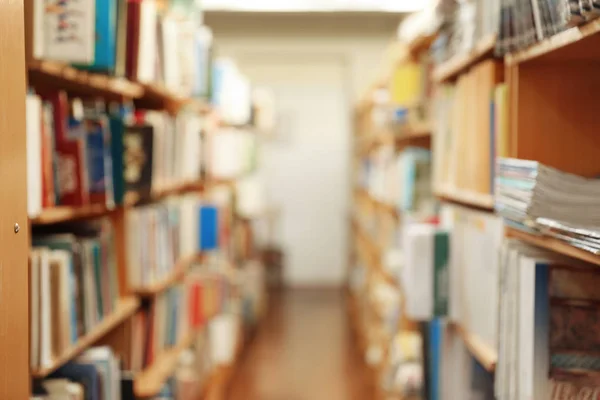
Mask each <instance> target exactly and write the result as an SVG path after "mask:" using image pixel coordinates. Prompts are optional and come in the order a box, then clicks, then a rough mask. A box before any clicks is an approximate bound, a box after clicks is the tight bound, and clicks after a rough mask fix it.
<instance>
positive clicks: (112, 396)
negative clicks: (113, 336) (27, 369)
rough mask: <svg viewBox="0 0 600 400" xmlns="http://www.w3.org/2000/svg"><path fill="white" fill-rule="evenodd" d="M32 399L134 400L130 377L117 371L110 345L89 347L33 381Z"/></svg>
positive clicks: (117, 362) (119, 366)
mask: <svg viewBox="0 0 600 400" xmlns="http://www.w3.org/2000/svg"><path fill="white" fill-rule="evenodd" d="M32 392H33V396H34V397H33V399H36V400H54V399H57V400H58V399H61V400H62V399H64V400H129V399H135V395H134V393H133V376H132V375H131V374H125V373H122V371H121V365H120V360H119V357H118V355H117V354H115V353H114V352H113V351H112V350H111V349H110V347H108V346H101V347H92V348H90V349H88V350H86V351H85V352H83V354H81V355H79V356H78V357H77V358H76V359H74V360H73V361H69V362H68V363H66V364H65V365H63V366H61V367H60V368H59V369H57V370H56V371H54V372H53V373H52V374H51V375H50V376H48V377H47V378H45V379H43V380H40V381H37V382H34V385H33V390H32Z"/></svg>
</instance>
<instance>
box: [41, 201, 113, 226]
mask: <svg viewBox="0 0 600 400" xmlns="http://www.w3.org/2000/svg"><path fill="white" fill-rule="evenodd" d="M115 210H116V208H107V207H106V206H105V205H104V204H90V205H87V206H83V207H68V206H58V207H52V208H46V209H44V210H42V212H41V213H40V215H38V216H37V217H35V218H31V219H30V221H31V224H32V225H51V224H57V223H61V222H69V221H75V220H82V219H94V218H99V217H104V216H108V215H110V214H111V213H113V212H114V211H115Z"/></svg>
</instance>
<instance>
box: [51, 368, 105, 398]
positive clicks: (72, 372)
mask: <svg viewBox="0 0 600 400" xmlns="http://www.w3.org/2000/svg"><path fill="white" fill-rule="evenodd" d="M49 378H50V379H56V378H58V379H60V378H65V379H68V380H70V381H73V382H76V383H79V384H81V385H82V386H83V387H84V392H85V397H84V398H85V400H100V376H99V374H98V370H97V369H96V366H95V365H93V364H88V363H77V362H74V361H69V362H68V363H66V364H65V365H63V366H61V367H60V368H59V369H57V370H56V371H55V372H53V373H52V374H51V375H50V376H49Z"/></svg>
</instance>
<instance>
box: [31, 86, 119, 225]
mask: <svg viewBox="0 0 600 400" xmlns="http://www.w3.org/2000/svg"><path fill="white" fill-rule="evenodd" d="M27 99H28V103H27V104H28V107H27V122H26V124H27V151H28V157H27V164H28V188H29V191H28V203H29V204H30V209H29V216H30V217H36V216H38V215H39V214H40V213H41V212H42V210H43V209H47V208H52V207H56V206H70V207H83V206H86V205H90V204H102V205H104V206H105V207H107V208H109V209H110V208H113V207H114V206H115V204H120V203H122V201H123V193H124V190H125V187H124V186H125V183H124V181H123V175H124V174H123V157H124V149H123V142H124V141H125V139H126V138H124V133H123V127H124V125H123V121H124V118H126V117H124V116H122V115H121V114H120V111H118V110H117V112H113V111H107V110H106V105H105V104H104V103H102V102H96V101H91V102H89V101H86V102H82V101H81V100H79V99H77V98H74V99H68V98H67V95H66V93H65V92H62V91H58V92H51V91H49V92H42V93H41V95H38V94H34V93H30V94H28V97H27Z"/></svg>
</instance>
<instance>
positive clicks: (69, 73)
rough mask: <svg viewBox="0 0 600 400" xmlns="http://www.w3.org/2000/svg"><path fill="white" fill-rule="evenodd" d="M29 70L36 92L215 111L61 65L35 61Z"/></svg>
mask: <svg viewBox="0 0 600 400" xmlns="http://www.w3.org/2000/svg"><path fill="white" fill-rule="evenodd" d="M27 70H28V79H29V84H30V85H31V86H33V87H34V88H39V89H50V90H65V91H67V93H69V94H70V95H71V96H81V97H101V98H104V99H107V100H116V101H122V100H134V101H135V104H136V106H137V107H139V108H142V109H152V110H167V111H169V112H171V113H176V112H177V111H179V110H181V109H184V108H187V109H191V110H192V111H195V112H198V113H201V114H206V113H209V112H211V111H212V108H211V106H210V104H209V103H208V102H207V101H204V100H202V99H195V98H191V97H185V96H180V95H177V94H175V93H173V92H171V91H169V90H168V89H166V88H165V87H163V86H160V85H158V84H152V85H144V84H140V83H137V82H132V81H129V80H127V79H125V78H118V77H113V76H108V75H102V74H96V73H92V72H87V71H83V70H79V69H77V68H74V67H72V66H70V65H66V64H62V63H59V62H54V61H42V60H34V61H30V62H28V64H27Z"/></svg>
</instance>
